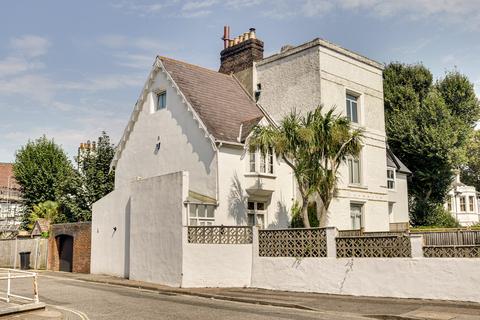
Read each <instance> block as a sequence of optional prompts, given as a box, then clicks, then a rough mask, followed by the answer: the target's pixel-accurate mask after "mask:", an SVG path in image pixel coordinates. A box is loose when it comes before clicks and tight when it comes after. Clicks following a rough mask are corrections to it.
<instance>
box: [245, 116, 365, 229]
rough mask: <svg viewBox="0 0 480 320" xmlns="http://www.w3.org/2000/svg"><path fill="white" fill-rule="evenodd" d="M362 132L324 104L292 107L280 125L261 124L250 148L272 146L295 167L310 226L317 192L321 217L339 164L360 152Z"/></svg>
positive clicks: (305, 219)
mask: <svg viewBox="0 0 480 320" xmlns="http://www.w3.org/2000/svg"><path fill="white" fill-rule="evenodd" d="M361 138H362V132H361V131H360V130H352V129H351V127H350V122H349V121H348V120H347V119H346V118H345V117H341V116H339V115H336V114H335V110H334V109H331V110H329V111H327V112H325V113H324V112H323V111H322V108H321V107H318V108H316V109H315V110H313V111H310V112H308V113H307V114H306V115H305V116H301V115H300V114H299V113H297V112H296V111H292V112H291V113H290V114H289V115H287V116H286V117H285V118H284V119H283V120H282V122H281V124H280V126H278V127H277V126H273V125H270V126H257V127H256V128H255V129H254V131H253V134H252V137H251V139H250V141H249V145H250V149H251V150H255V149H257V148H258V149H260V150H261V151H262V152H263V153H266V152H267V151H268V150H269V149H270V148H272V149H273V150H274V151H275V153H276V154H277V156H280V157H282V158H283V160H284V161H285V163H286V164H287V165H288V166H289V167H290V168H291V169H292V171H293V173H294V175H295V178H296V180H297V186H298V189H299V193H300V195H301V202H300V203H299V207H300V210H299V212H300V216H301V217H302V220H303V225H304V226H305V227H307V228H310V226H311V224H310V219H309V215H308V204H309V201H310V199H311V198H312V197H313V195H315V194H317V195H318V196H319V198H320V199H321V202H322V203H321V204H320V210H318V211H317V215H318V216H317V219H318V220H320V219H321V217H322V215H323V214H326V213H327V212H328V207H329V205H330V202H331V199H332V198H333V195H334V190H335V188H336V183H337V174H338V168H339V166H340V164H341V163H342V162H344V161H345V159H346V158H347V157H348V156H357V155H358V153H359V152H360V148H361V147H360V143H361Z"/></svg>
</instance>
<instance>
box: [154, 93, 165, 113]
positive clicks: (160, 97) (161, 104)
mask: <svg viewBox="0 0 480 320" xmlns="http://www.w3.org/2000/svg"><path fill="white" fill-rule="evenodd" d="M166 107H167V92H166V91H160V92H158V93H157V104H156V106H155V111H158V110H161V109H165V108H166Z"/></svg>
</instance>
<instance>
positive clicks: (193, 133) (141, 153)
mask: <svg viewBox="0 0 480 320" xmlns="http://www.w3.org/2000/svg"><path fill="white" fill-rule="evenodd" d="M224 39H225V48H224V50H223V51H222V52H221V66H220V71H219V72H216V71H212V70H209V69H205V68H202V67H199V66H195V65H191V64H188V63H185V62H181V61H177V60H174V59H170V58H165V57H157V58H156V60H155V63H154V65H153V68H152V70H151V72H150V74H149V76H148V78H147V81H146V83H145V85H144V88H143V90H142V92H141V94H140V97H139V99H138V101H137V103H136V105H135V108H134V111H133V113H132V115H131V118H130V121H129V123H128V125H127V127H126V128H125V131H124V134H123V137H122V139H121V141H120V143H119V145H118V148H117V152H116V155H115V158H114V161H113V163H112V166H113V167H114V168H115V190H122V192H121V193H119V194H122V196H123V197H127V196H128V191H125V190H129V188H131V185H132V184H134V183H135V182H136V181H141V180H144V179H148V178H152V177H156V176H161V175H166V174H170V173H174V172H179V171H183V172H188V180H189V182H188V198H187V200H186V201H185V203H184V205H185V207H186V210H185V213H183V214H185V215H186V217H184V218H185V220H184V221H186V223H187V224H188V225H238V226H245V225H257V226H259V227H260V228H286V227H288V226H289V225H290V220H291V214H290V212H291V208H292V205H293V204H294V203H295V201H296V200H298V195H297V190H296V184H295V179H294V176H293V174H292V172H291V169H290V168H289V167H288V166H287V165H286V164H285V163H284V162H283V160H282V159H280V158H277V157H276V156H275V154H274V153H273V152H270V153H268V154H266V155H262V154H260V153H259V152H256V153H250V152H249V151H248V147H247V141H248V139H247V138H248V135H249V134H250V132H251V131H252V129H253V128H254V127H255V126H256V125H268V124H270V123H272V124H275V123H278V122H279V121H280V120H281V119H282V117H283V116H284V115H285V114H286V113H288V112H289V111H290V110H292V108H296V109H297V110H299V111H307V110H311V109H313V108H315V107H317V106H319V105H324V106H325V108H330V107H334V106H335V107H336V110H337V111H338V112H340V113H342V114H344V115H345V116H347V117H349V118H350V120H351V121H352V123H353V125H354V126H356V127H361V128H363V129H364V131H365V139H364V146H363V150H362V152H361V155H360V157H359V158H356V159H349V160H348V161H347V162H346V163H345V164H344V165H343V166H342V167H341V169H340V179H339V185H338V190H337V193H336V197H335V199H334V201H333V202H332V204H331V206H330V210H329V214H328V216H326V217H322V221H321V224H322V225H323V226H335V227H337V228H338V229H344V230H349V229H360V228H362V229H364V230H365V231H388V230H391V229H392V230H399V229H404V228H406V227H407V226H408V221H409V218H408V205H407V204H408V200H407V176H408V175H409V174H410V172H409V171H408V169H407V168H406V167H405V166H404V165H403V164H402V163H401V162H400V160H399V159H398V158H396V157H395V156H394V155H393V153H391V152H390V151H388V150H387V144H386V136H385V123H384V110H383V83H382V70H383V67H382V65H381V64H379V63H377V62H375V61H372V60H370V59H368V58H365V57H362V56H360V55H358V54H355V53H352V52H351V51H348V50H346V49H343V48H340V47H338V46H336V45H334V44H331V43H328V42H326V41H323V40H320V39H316V40H313V41H311V42H308V43H306V44H303V45H300V46H298V47H287V48H283V49H282V52H281V53H279V54H275V55H273V56H271V57H267V58H263V42H262V41H260V40H258V39H257V38H256V35H255V30H253V29H251V30H250V32H247V33H245V34H243V35H242V37H241V39H240V38H236V39H235V40H231V39H229V35H228V34H226V35H225V37H224ZM158 192H162V190H158ZM110 198H111V196H110ZM101 201H102V200H100V203H101ZM122 201H123V200H122ZM122 203H123V202H122ZM96 207H102V206H101V205H97V206H96ZM96 214H97V213H96V212H95V206H94V212H93V220H94V224H95V215H96Z"/></svg>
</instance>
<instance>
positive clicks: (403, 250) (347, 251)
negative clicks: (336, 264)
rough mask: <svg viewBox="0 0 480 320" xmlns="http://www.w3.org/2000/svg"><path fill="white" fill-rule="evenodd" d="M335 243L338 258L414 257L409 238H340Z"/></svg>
mask: <svg viewBox="0 0 480 320" xmlns="http://www.w3.org/2000/svg"><path fill="white" fill-rule="evenodd" d="M335 241H336V245H337V258H406V257H411V256H412V253H411V252H412V250H411V245H410V239H409V238H408V237H402V236H376V237H373V236H364V237H339V238H336V239H335Z"/></svg>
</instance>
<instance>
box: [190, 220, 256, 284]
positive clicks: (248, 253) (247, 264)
mask: <svg viewBox="0 0 480 320" xmlns="http://www.w3.org/2000/svg"><path fill="white" fill-rule="evenodd" d="M251 275H252V245H251V244H195V243H188V241H187V228H184V247H183V278H182V287H187V288H188V287H190V288H193V287H247V286H250V281H251Z"/></svg>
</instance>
